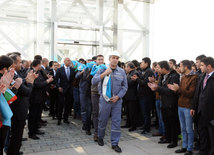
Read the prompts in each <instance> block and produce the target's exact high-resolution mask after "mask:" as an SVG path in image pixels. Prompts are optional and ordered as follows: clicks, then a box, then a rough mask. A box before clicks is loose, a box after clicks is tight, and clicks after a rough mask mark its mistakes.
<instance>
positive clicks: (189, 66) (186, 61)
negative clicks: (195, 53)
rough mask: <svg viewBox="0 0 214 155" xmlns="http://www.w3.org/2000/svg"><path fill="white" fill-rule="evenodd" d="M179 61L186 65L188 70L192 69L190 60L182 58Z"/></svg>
mask: <svg viewBox="0 0 214 155" xmlns="http://www.w3.org/2000/svg"><path fill="white" fill-rule="evenodd" d="M181 63H182V64H183V65H184V66H185V67H187V68H188V69H189V70H191V69H192V64H191V62H190V61H189V60H182V61H181Z"/></svg>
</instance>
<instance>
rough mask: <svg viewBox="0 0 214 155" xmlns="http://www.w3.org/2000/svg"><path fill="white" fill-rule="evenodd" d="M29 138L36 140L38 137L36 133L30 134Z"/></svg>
mask: <svg viewBox="0 0 214 155" xmlns="http://www.w3.org/2000/svg"><path fill="white" fill-rule="evenodd" d="M29 138H30V139H33V140H38V139H40V138H39V137H37V136H36V135H31V136H29Z"/></svg>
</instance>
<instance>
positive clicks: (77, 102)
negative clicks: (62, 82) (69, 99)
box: [73, 87, 81, 117]
mask: <svg viewBox="0 0 214 155" xmlns="http://www.w3.org/2000/svg"><path fill="white" fill-rule="evenodd" d="M73 97H74V112H75V114H76V116H78V117H79V116H81V113H80V92H79V88H75V87H74V88H73Z"/></svg>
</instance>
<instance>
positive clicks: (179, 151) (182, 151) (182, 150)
mask: <svg viewBox="0 0 214 155" xmlns="http://www.w3.org/2000/svg"><path fill="white" fill-rule="evenodd" d="M186 151H187V149H185V148H181V149H179V150H176V151H175V153H185V152H186Z"/></svg>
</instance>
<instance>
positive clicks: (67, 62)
mask: <svg viewBox="0 0 214 155" xmlns="http://www.w3.org/2000/svg"><path fill="white" fill-rule="evenodd" d="M64 64H65V66H67V67H69V66H71V60H70V59H69V58H65V60H64Z"/></svg>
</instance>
